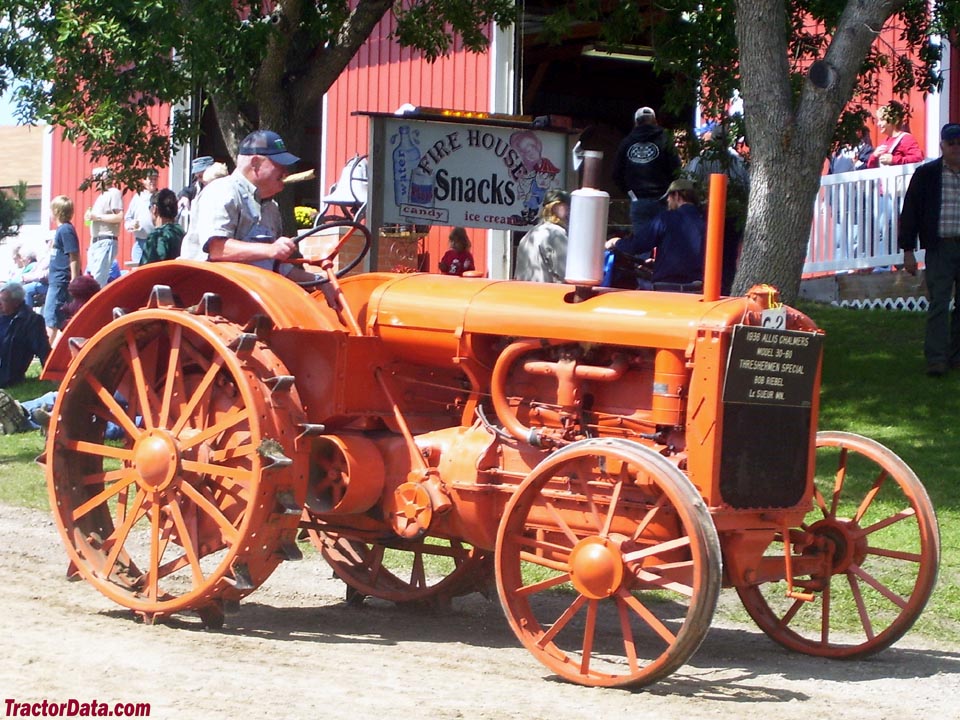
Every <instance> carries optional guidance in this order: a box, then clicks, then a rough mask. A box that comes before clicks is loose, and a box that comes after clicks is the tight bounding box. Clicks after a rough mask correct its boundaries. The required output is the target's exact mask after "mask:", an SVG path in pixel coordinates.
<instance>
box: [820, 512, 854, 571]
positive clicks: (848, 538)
mask: <svg viewBox="0 0 960 720" xmlns="http://www.w3.org/2000/svg"><path fill="white" fill-rule="evenodd" d="M809 531H810V533H811V534H812V535H813V536H814V537H816V538H818V539H820V540H823V541H826V547H827V548H829V549H830V551H831V565H832V570H833V573H834V574H836V573H842V572H846V570H847V569H848V568H849V567H850V565H851V564H859V563H861V562H863V559H864V557H866V553H867V541H866V538H865V537H864V536H863V533H862V532H861V531H860V526H859V525H858V524H857V523H856V522H855V521H853V520H846V519H842V518H829V519H824V520H821V521H819V522H817V523H814V524H813V525H811V526H810V530H809Z"/></svg>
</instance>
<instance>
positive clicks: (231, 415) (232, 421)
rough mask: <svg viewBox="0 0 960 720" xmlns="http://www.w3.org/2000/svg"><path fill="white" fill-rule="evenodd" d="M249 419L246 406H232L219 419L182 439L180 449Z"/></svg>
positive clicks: (182, 449)
mask: <svg viewBox="0 0 960 720" xmlns="http://www.w3.org/2000/svg"><path fill="white" fill-rule="evenodd" d="M249 419H250V411H249V410H248V409H247V408H246V407H240V408H232V409H231V410H230V412H228V413H226V414H225V415H224V417H223V418H221V419H220V421H219V422H216V423H214V424H213V425H211V426H210V427H208V428H205V429H204V430H203V431H202V432H199V433H197V434H196V435H193V436H192V437H190V438H186V439H184V441H183V442H182V443H181V444H180V450H181V452H182V451H185V450H189V449H190V448H192V447H195V446H196V445H199V444H200V443H203V442H206V441H207V440H210V439H211V438H214V437H216V436H217V435H219V434H220V433H222V432H225V431H227V430H229V429H230V428H232V427H233V426H234V425H236V424H238V423H241V422H244V421H246V420H249ZM174 434H176V433H174Z"/></svg>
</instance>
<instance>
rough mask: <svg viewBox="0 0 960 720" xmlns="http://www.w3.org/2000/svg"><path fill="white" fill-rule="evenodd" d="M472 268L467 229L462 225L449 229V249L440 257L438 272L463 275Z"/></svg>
mask: <svg viewBox="0 0 960 720" xmlns="http://www.w3.org/2000/svg"><path fill="white" fill-rule="evenodd" d="M474 268H475V265H474V263H473V255H472V254H470V238H468V237H467V231H466V230H465V229H464V228H462V227H455V228H454V229H453V230H451V231H450V249H449V250H447V252H446V253H445V254H444V256H443V257H442V258H441V259H440V272H442V273H443V274H444V275H463V273H464V272H466V271H467V270H473V269H474Z"/></svg>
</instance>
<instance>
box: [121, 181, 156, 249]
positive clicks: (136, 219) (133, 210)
mask: <svg viewBox="0 0 960 720" xmlns="http://www.w3.org/2000/svg"><path fill="white" fill-rule="evenodd" d="M157 176H158V173H157V171H156V170H154V169H153V168H151V169H150V170H148V171H147V175H146V177H145V178H144V179H143V190H141V191H140V192H138V193H137V194H136V195H134V196H133V198H131V200H130V205H128V206H127V212H126V214H125V215H124V216H123V227H124V229H126V231H127V232H129V233H131V234H132V235H133V239H134V243H133V248H132V249H131V251H130V260H131V261H133V262H134V263H135V264H137V265H139V264H140V258H141V257H142V256H143V244H144V242H146V240H147V235H149V234H150V233H151V232H153V216H152V214H151V213H150V198H152V197H153V194H154V193H155V192H156V191H157Z"/></svg>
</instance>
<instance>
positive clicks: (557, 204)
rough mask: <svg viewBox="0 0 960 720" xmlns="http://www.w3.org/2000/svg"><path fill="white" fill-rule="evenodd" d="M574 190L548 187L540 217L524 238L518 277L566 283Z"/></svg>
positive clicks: (518, 261)
mask: <svg viewBox="0 0 960 720" xmlns="http://www.w3.org/2000/svg"><path fill="white" fill-rule="evenodd" d="M569 212H570V193H568V192H565V191H563V190H557V189H553V190H548V191H547V194H546V195H545V196H544V198H543V205H542V206H541V208H540V221H539V222H538V223H537V225H536V227H534V228H533V229H532V230H530V231H529V232H528V233H527V234H526V235H524V236H523V238H522V239H521V240H520V244H519V245H518V246H517V264H516V268H515V269H514V271H513V279H514V280H529V281H531V282H547V283H562V282H563V278H564V276H565V275H566V272H567V215H568V214H569Z"/></svg>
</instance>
